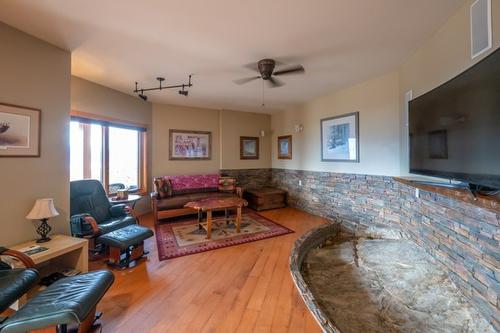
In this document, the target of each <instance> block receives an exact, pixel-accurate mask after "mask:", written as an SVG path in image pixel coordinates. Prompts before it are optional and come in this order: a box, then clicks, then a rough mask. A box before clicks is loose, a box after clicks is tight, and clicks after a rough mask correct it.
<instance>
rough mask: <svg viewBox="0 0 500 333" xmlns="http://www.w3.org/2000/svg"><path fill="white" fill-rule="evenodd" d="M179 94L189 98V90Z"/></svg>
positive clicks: (181, 91)
mask: <svg viewBox="0 0 500 333" xmlns="http://www.w3.org/2000/svg"><path fill="white" fill-rule="evenodd" d="M179 94H180V95H184V96H186V97H187V95H188V94H189V91H187V90H179Z"/></svg>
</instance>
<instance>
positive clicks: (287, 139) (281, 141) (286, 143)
mask: <svg viewBox="0 0 500 333" xmlns="http://www.w3.org/2000/svg"><path fill="white" fill-rule="evenodd" d="M278 158H279V159H280V160H291V159H292V136H291V135H283V136H278Z"/></svg>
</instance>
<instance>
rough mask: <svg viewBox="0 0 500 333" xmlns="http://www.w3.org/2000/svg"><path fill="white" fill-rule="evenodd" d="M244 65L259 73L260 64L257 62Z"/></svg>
mask: <svg viewBox="0 0 500 333" xmlns="http://www.w3.org/2000/svg"><path fill="white" fill-rule="evenodd" d="M243 67H244V68H246V69H249V70H252V71H254V72H257V73H259V66H257V63H256V62H251V63H249V64H245V65H243Z"/></svg>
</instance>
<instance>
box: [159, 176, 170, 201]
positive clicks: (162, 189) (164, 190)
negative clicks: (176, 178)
mask: <svg viewBox="0 0 500 333" xmlns="http://www.w3.org/2000/svg"><path fill="white" fill-rule="evenodd" d="M155 187H156V193H158V197H159V198H160V199H164V198H168V197H171V196H172V183H170V180H169V179H164V178H156V179H155Z"/></svg>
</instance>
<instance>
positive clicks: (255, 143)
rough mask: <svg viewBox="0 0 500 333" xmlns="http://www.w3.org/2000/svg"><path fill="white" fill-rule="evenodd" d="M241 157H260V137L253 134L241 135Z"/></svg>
mask: <svg viewBox="0 0 500 333" xmlns="http://www.w3.org/2000/svg"><path fill="white" fill-rule="evenodd" d="M240 159H241V160H258V159H259V138H258V137H253V136H240Z"/></svg>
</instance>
